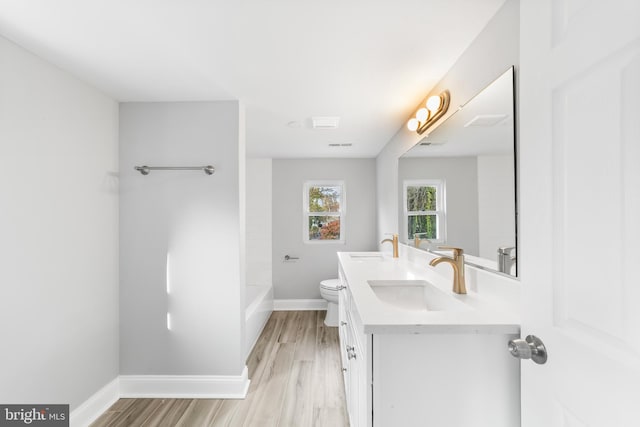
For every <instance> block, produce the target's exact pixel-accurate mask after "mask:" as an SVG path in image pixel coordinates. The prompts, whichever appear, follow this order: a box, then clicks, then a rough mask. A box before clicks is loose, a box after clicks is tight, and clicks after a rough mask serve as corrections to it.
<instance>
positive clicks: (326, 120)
mask: <svg viewBox="0 0 640 427" xmlns="http://www.w3.org/2000/svg"><path fill="white" fill-rule="evenodd" d="M338 123H340V117H329V116H324V117H311V126H312V127H313V129H336V128H337V127H338Z"/></svg>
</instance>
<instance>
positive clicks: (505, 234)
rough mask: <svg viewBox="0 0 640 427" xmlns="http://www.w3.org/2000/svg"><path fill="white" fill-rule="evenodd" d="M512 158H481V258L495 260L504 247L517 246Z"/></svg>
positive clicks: (509, 156) (479, 186)
mask: <svg viewBox="0 0 640 427" xmlns="http://www.w3.org/2000/svg"><path fill="white" fill-rule="evenodd" d="M513 166H514V165H513V155H512V154H504V155H486V156H478V230H479V245H480V254H479V256H480V257H481V258H486V259H492V260H496V257H497V255H496V252H497V250H498V248H499V247H501V246H515V245H516V242H515V239H514V236H515V235H514V232H513V230H515V228H516V220H515V218H514V217H513V212H515V198H514V197H513V195H514V194H515V188H514V187H515V183H514V182H513V179H504V177H505V176H513V175H512V171H513Z"/></svg>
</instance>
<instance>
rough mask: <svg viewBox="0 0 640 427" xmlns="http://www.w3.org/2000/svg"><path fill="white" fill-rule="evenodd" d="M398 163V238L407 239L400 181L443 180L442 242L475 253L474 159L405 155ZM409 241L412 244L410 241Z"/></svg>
mask: <svg viewBox="0 0 640 427" xmlns="http://www.w3.org/2000/svg"><path fill="white" fill-rule="evenodd" d="M398 162H399V164H398V166H399V168H398V169H399V171H398V202H397V205H398V207H399V211H398V215H399V217H400V220H399V224H400V228H399V230H400V232H401V237H400V241H402V242H406V239H407V237H406V236H407V226H406V220H405V218H404V215H403V211H404V206H403V205H402V203H403V194H402V192H403V181H404V180H407V179H443V180H444V181H445V193H446V217H447V228H446V242H445V243H441V245H447V246H455V247H460V248H464V250H465V253H469V254H471V255H478V238H479V237H478V236H479V233H478V173H477V158H476V157H407V158H402V159H399V161H398ZM512 167H513V166H512ZM512 194H513V193H512ZM512 212H513V211H512ZM409 243H410V244H412V242H409ZM432 249H435V247H433V248H432Z"/></svg>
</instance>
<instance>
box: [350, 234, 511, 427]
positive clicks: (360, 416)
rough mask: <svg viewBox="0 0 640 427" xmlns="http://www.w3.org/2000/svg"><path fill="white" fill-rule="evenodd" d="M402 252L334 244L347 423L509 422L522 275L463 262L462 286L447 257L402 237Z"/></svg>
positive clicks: (457, 425)
mask: <svg viewBox="0 0 640 427" xmlns="http://www.w3.org/2000/svg"><path fill="white" fill-rule="evenodd" d="M402 251H403V256H402V257H400V258H392V257H391V256H390V255H389V254H386V253H384V254H383V253H380V252H359V253H353V252H343V253H339V254H338V257H339V261H340V263H339V264H340V267H339V277H340V280H341V285H342V286H341V290H340V301H339V328H340V329H339V333H340V350H341V357H342V370H343V375H344V383H345V391H346V398H347V408H348V412H349V418H350V423H351V426H352V427H360V426H364V427H367V426H370V427H388V426H403V427H410V426H447V427H463V426H464V427H469V426H473V427H479V426H491V427H514V426H517V425H519V423H520V392H519V386H520V384H519V377H520V375H519V373H520V365H519V361H518V360H517V359H514V358H513V357H511V356H510V354H509V352H508V350H507V342H508V341H509V340H510V339H513V338H516V337H518V336H519V333H520V327H519V323H520V321H519V317H518V311H517V306H518V304H519V283H518V282H517V281H516V280H513V279H509V278H506V277H501V276H498V275H495V274H491V273H488V272H486V271H482V270H476V269H474V268H473V267H469V266H467V267H466V269H467V270H466V274H467V289H468V293H467V294H466V295H458V294H454V293H453V292H452V290H451V286H452V273H451V270H452V269H451V268H450V266H445V265H442V266H438V267H436V268H433V267H430V266H428V262H429V260H430V259H432V258H433V257H434V255H432V254H429V253H426V252H422V251H416V250H414V249H412V248H409V247H406V246H403V247H402Z"/></svg>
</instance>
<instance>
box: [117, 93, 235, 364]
mask: <svg viewBox="0 0 640 427" xmlns="http://www.w3.org/2000/svg"><path fill="white" fill-rule="evenodd" d="M243 126H244V121H243V114H242V108H241V107H240V105H239V104H238V102H235V101H225V102H184V103H124V104H121V106H120V169H121V199H120V242H121V246H120V270H121V275H120V280H121V287H120V337H121V341H120V366H121V368H120V372H121V373H122V374H138V375H143V374H170V375H231V376H234V375H240V374H241V372H242V369H243V368H244V358H243V355H242V345H243V332H244V331H243V328H244V301H243V298H244V268H245V265H244V252H243V251H244V245H245V243H244V238H245V236H244V221H245V218H244V173H245V171H244V131H243ZM143 164H146V165H150V166H154V165H156V166H160V165H162V166H176V165H178V166H181V165H204V164H211V165H213V166H214V167H215V168H216V172H215V174H213V175H211V176H207V175H205V174H204V173H203V172H201V171H155V172H151V173H150V174H149V175H148V176H142V175H141V174H140V173H138V172H136V171H134V170H133V167H134V166H135V165H143ZM167 278H168V279H167ZM167 280H168V281H169V282H170V286H169V290H168V291H167ZM167 312H169V313H170V314H171V319H172V329H171V330H168V329H167V320H166V318H167Z"/></svg>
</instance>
